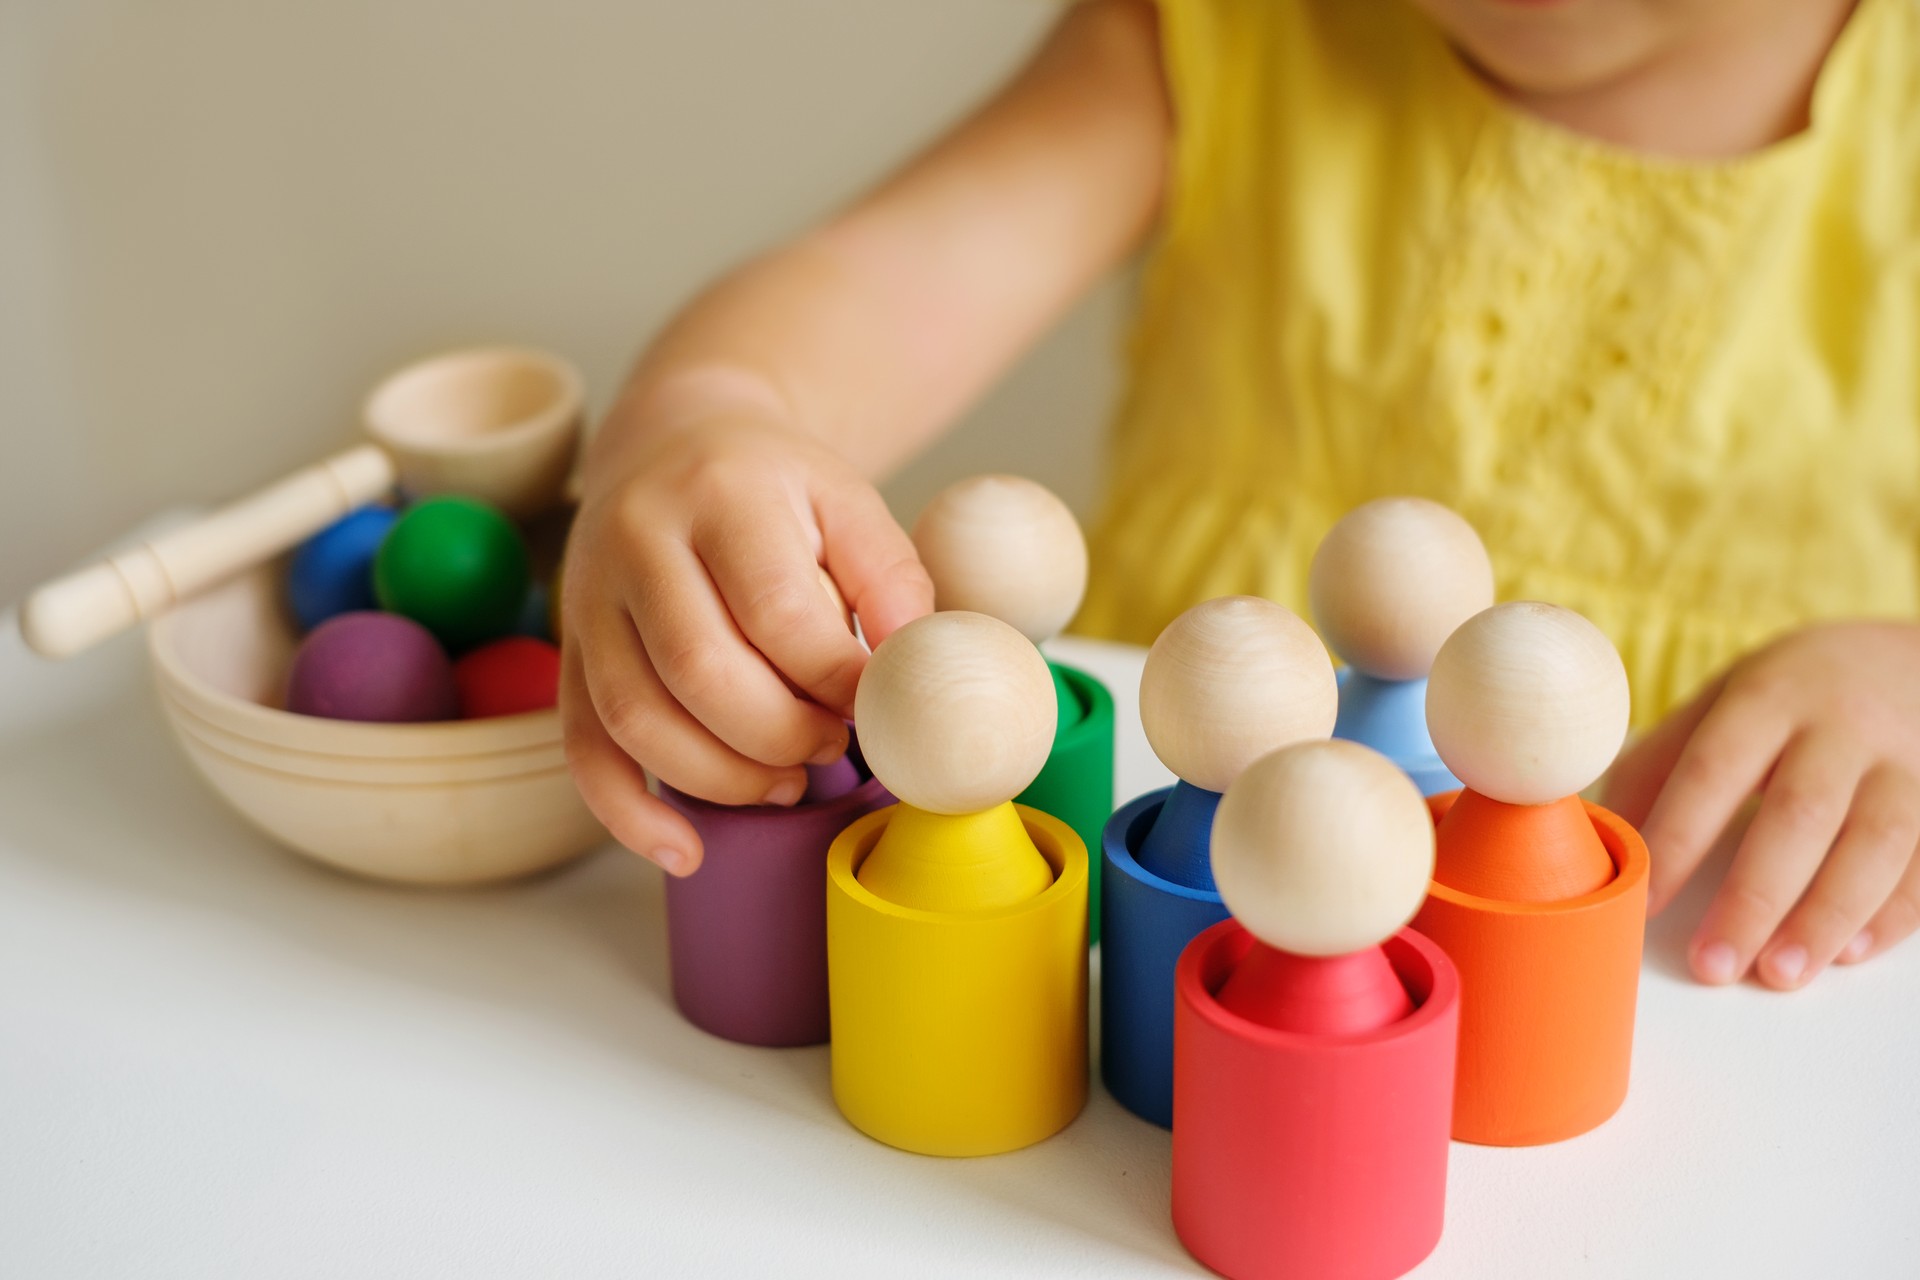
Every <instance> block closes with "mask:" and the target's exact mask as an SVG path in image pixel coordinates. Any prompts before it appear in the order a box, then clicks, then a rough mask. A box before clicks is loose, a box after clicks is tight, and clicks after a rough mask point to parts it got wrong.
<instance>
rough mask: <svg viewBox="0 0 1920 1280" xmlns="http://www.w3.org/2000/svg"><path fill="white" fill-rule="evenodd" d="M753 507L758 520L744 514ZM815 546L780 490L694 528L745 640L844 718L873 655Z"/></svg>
mask: <svg viewBox="0 0 1920 1280" xmlns="http://www.w3.org/2000/svg"><path fill="white" fill-rule="evenodd" d="M748 509H752V510H753V511H754V517H753V518H752V519H749V520H743V519H741V518H740V515H741V512H742V511H745V510H748ZM810 544H811V538H810V537H809V534H808V530H807V529H806V528H805V526H804V525H803V524H802V523H801V520H800V516H799V513H798V512H796V511H794V509H793V507H792V506H791V504H790V502H789V501H788V499H787V498H786V497H785V496H784V495H781V494H779V493H778V492H770V493H768V494H767V495H765V496H763V497H760V498H753V499H749V498H743V499H742V501H741V502H740V504H739V506H738V507H737V508H735V509H733V510H730V511H729V512H728V519H727V521H726V523H725V524H724V525H721V524H717V523H716V524H715V525H714V526H711V527H708V526H703V525H701V524H698V523H696V525H695V527H694V539H693V550H694V552H695V553H697V554H698V555H699V557H700V560H701V561H702V563H704V565H705V566H706V571H707V572H708V573H710V574H712V576H713V584H714V586H715V587H716V588H718V590H719V592H720V596H721V598H722V599H724V600H725V601H726V607H727V610H728V612H730V613H731V614H732V615H733V618H734V621H735V622H736V623H737V624H738V626H739V630H740V632H741V633H743V634H744V635H745V637H746V640H747V641H748V642H750V643H751V644H752V645H753V647H754V648H756V649H758V650H759V651H760V653H762V654H764V655H765V656H766V660H767V661H768V662H770V663H772V664H773V667H774V669H775V670H777V671H778V672H779V673H780V674H781V675H783V676H785V677H786V678H787V679H788V680H791V681H792V682H793V684H794V685H795V686H796V687H797V688H799V689H800V690H801V691H802V692H803V693H805V694H806V695H807V696H809V697H810V698H812V699H813V700H814V701H815V702H817V703H819V705H820V706H821V707H825V708H829V709H831V711H832V712H833V713H834V714H835V716H837V717H838V718H839V719H840V720H841V721H844V720H845V719H846V718H848V717H850V716H851V715H852V714H853V691H854V688H855V687H856V686H857V685H858V684H859V681H860V671H861V668H862V667H863V666H864V665H865V664H866V658H867V653H866V650H865V649H862V648H861V647H860V642H859V641H858V640H856V639H854V637H853V633H852V632H850V631H848V630H847V620H846V617H845V616H844V615H843V614H842V613H841V612H840V607H839V605H838V604H837V603H836V602H835V601H834V600H833V598H832V597H831V596H829V595H828V594H827V592H826V590H825V589H824V588H823V587H822V586H821V584H820V564H819V562H818V561H817V560H816V559H815V558H814V552H813V549H812V547H811V545H810ZM702 718H703V719H704V718H705V717H704V716H703V717H702ZM802 758H803V759H804V758H805V757H802Z"/></svg>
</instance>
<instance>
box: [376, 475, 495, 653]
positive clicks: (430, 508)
mask: <svg viewBox="0 0 1920 1280" xmlns="http://www.w3.org/2000/svg"><path fill="white" fill-rule="evenodd" d="M529 576H530V575H529V570H528V566H527V544H526V543H525V542H524V541H522V539H521V537H520V531H519V530H518V529H516V528H515V527H514V525H513V522H512V521H511V520H508V519H507V518H506V517H505V516H503V515H501V514H500V513H499V512H498V511H496V510H495V509H494V508H492V507H490V506H488V505H487V504H486V503H484V502H475V501H474V500H473V499H471V498H454V497H439V498H429V499H427V500H426V501H424V502H421V503H419V504H417V505H415V506H413V507H410V508H408V510H407V512H406V514H404V515H402V516H401V517H400V519H399V520H398V521H397V522H395V524H394V526H393V529H392V531H390V532H389V533H388V534H387V537H386V541H384V542H382V543H381V544H380V551H379V554H378V555H376V556H375V557H374V561H373V589H374V595H375V596H376V597H377V598H378V599H379V601H380V607H381V608H383V609H386V610H388V611H389V612H391V613H398V614H403V615H404V616H406V617H409V618H412V619H413V620H414V621H415V622H418V623H419V624H420V625H421V626H423V627H425V628H426V629H427V630H429V631H431V632H433V634H434V635H435V636H436V637H438V638H439V640H440V642H441V643H442V644H444V645H446V646H447V648H449V649H452V650H455V651H458V650H462V649H469V648H472V647H473V646H474V645H478V644H485V643H486V642H487V641H489V640H495V639H498V638H499V637H501V636H504V635H506V634H507V633H508V632H510V631H512V630H513V629H514V626H515V625H516V624H517V623H518V621H519V619H520V609H521V605H522V603H523V602H524V601H525V600H526V596H527V584H528V581H529Z"/></svg>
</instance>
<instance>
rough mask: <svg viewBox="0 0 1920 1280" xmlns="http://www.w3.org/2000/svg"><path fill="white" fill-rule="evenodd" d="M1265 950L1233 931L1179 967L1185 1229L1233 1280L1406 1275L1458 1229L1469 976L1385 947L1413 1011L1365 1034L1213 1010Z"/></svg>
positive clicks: (1399, 947)
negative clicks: (1450, 1227)
mask: <svg viewBox="0 0 1920 1280" xmlns="http://www.w3.org/2000/svg"><path fill="white" fill-rule="evenodd" d="M1253 945H1254V939H1253V937H1252V935H1251V934H1249V933H1248V932H1247V931H1246V929H1245V928H1243V927H1242V926H1241V925H1240V923H1239V922H1238V921H1235V920H1226V921H1223V922H1222V923H1220V924H1217V925H1214V926H1213V927H1212V928H1210V929H1208V930H1207V931H1206V932H1205V933H1202V934H1201V935H1200V936H1199V937H1197V938H1195V939H1194V940H1193V943H1192V944H1191V945H1190V946H1188V947H1187V949H1186V951H1185V953H1184V954H1182V956H1181V957H1180V967H1179V971H1178V973H1177V975H1176V978H1175V992H1176V1000H1177V1004H1176V1009H1175V1013H1174V1053H1175V1065H1174V1103H1173V1226H1174V1230H1175V1231H1176V1232H1178V1233H1179V1236H1180V1241H1181V1243H1182V1244H1184V1245H1186V1247H1187V1250H1188V1251H1189V1252H1190V1253H1192V1254H1193V1256H1194V1257H1196V1258H1198V1259H1199V1260H1200V1261H1201V1262H1204V1263H1205V1264H1206V1265H1207V1266H1209V1267H1211V1268H1213V1269H1214V1270H1215V1271H1218V1272H1219V1273H1221V1274H1222V1275H1227V1276H1233V1277H1235V1280H1266V1278H1268V1277H1271V1278H1273V1280H1280V1278H1282V1277H1290V1276H1344V1277H1352V1278H1354V1280H1387V1278H1388V1277H1391V1276H1398V1275H1401V1274H1403V1273H1405V1272H1407V1271H1409V1270H1411V1269H1412V1268H1413V1267H1414V1266H1415V1265H1417V1264H1418V1263H1419V1262H1420V1260H1421V1259H1422V1258H1425V1257H1426V1256H1427V1255H1428V1254H1429V1253H1431V1252H1432V1251H1433V1247H1434V1245H1435V1244H1437V1243H1438V1242H1439V1240H1440V1230H1441V1225H1442V1221H1443V1219H1444V1216H1445V1206H1446V1186H1447V1124H1448V1117H1449V1114H1450V1112H1451V1110H1452V1105H1453V1072H1454V1044H1455V1040H1456V1037H1457V1035H1458V1032H1459V1028H1460V1016H1461V981H1460V978H1459V976H1458V975H1457V974H1456V973H1455V971H1454V967H1453V965H1452V964H1451V963H1450V962H1449V960H1448V958H1447V956H1446V954H1445V953H1444V952H1442V951H1441V949H1440V948H1439V947H1438V946H1436V945H1434V943H1433V942H1431V941H1429V940H1428V939H1427V938H1424V937H1421V936H1420V935H1419V934H1418V933H1416V932H1415V931H1413V930H1411V929H1402V930H1401V931H1400V932H1399V933H1398V934H1396V935H1395V936H1393V937H1391V938H1389V939H1387V941H1386V942H1385V943H1383V944H1382V946H1383V948H1384V950H1385V952H1386V956H1387V960H1388V962H1389V963H1390V964H1391V965H1392V966H1393V968H1394V972H1395V973H1396V974H1397V975H1398V976H1399V978H1400V981H1401V982H1402V983H1403V984H1404V985H1405V987H1406V988H1407V993H1408V995H1409V996H1411V997H1412V998H1413V1001H1414V1003H1415V1005H1416V1006H1417V1007H1416V1008H1415V1009H1414V1011H1413V1013H1411V1014H1409V1015H1408V1016H1407V1017H1405V1018H1402V1019H1400V1020H1399V1021H1397V1022H1394V1023H1392V1024H1390V1025H1389V1026H1386V1027H1383V1028H1381V1029H1380V1030H1378V1031H1374V1032H1369V1033H1367V1034H1364V1035H1358V1036H1344V1037H1322V1036H1312V1035H1299V1034H1294V1033H1290V1032H1285V1031H1277V1030H1274V1029H1272V1028H1270V1027H1264V1026H1261V1025H1260V1024H1258V1023H1255V1022H1249V1021H1247V1020H1246V1019H1244V1018H1241V1017H1239V1016H1237V1015H1235V1014H1234V1013H1232V1012H1230V1011H1229V1010H1227V1009H1226V1008H1224V1007H1222V1005H1221V1004H1220V1002H1219V1001H1218V1000H1217V999H1215V993H1216V992H1217V991H1218V990H1219V989H1220V987H1221V986H1222V985H1223V984H1224V983H1225V981H1226V979H1227V976H1228V975H1229V974H1230V973H1232V972H1233V970H1234V968H1235V966H1236V965H1238V964H1239V962H1240V960H1241V958H1242V957H1243V956H1244V955H1246V953H1247V951H1248V950H1249V949H1250V948H1251V947H1252V946H1253Z"/></svg>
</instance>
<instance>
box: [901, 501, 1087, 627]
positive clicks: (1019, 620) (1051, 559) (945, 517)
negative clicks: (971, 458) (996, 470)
mask: <svg viewBox="0 0 1920 1280" xmlns="http://www.w3.org/2000/svg"><path fill="white" fill-rule="evenodd" d="M913 545H914V547H915V548H916V549H917V550H918V551H919V552H920V562H921V564H923V565H924V566H926V570H927V576H928V577H930V578H932V579H933V590H934V603H935V607H937V608H940V609H965V610H968V611H971V612H974V613H984V614H986V615H988V616H989V617H993V618H998V619H1000V620H1001V621H1002V622H1005V623H1007V624H1008V625H1009V626H1011V627H1013V628H1014V629H1015V630H1016V631H1019V632H1020V633H1021V634H1022V635H1024V636H1026V637H1027V639H1029V640H1031V641H1033V642H1034V643H1035V644H1039V643H1041V642H1042V641H1046V640H1051V639H1053V637H1054V636H1056V635H1058V634H1060V631H1061V629H1062V628H1063V627H1065V626H1066V625H1067V623H1068V622H1070V621H1072V620H1073V615H1074V613H1075V611H1076V610H1078V609H1079V608H1080V599H1081V597H1082V596H1084V595H1085V594H1086V590H1087V540H1086V537H1085V535H1084V534H1083V533H1082V532H1081V530H1080V525H1079V522H1078V521H1076V520H1075V519H1074V518H1073V512H1071V511H1069V510H1068V509H1067V504H1066V503H1064V502H1062V501H1061V500H1060V499H1059V498H1057V497H1055V496H1054V494H1053V492H1052V491H1051V490H1049V489H1048V488H1046V487H1045V486H1044V485H1041V484H1038V483H1036V482H1035V481H1032V480H1028V479H1025V478H1023V477H1021V476H1004V475H988V476H973V477H971V478H969V479H966V480H961V481H957V482H956V483H954V484H950V485H948V486H947V487H946V488H945V489H942V490H941V491H940V492H939V493H938V494H936V495H934V499H933V501H932V502H930V503H928V504H927V507H926V509H925V510H924V511H922V512H921V513H920V518H919V519H918V520H917V521H915V522H914V526H913Z"/></svg>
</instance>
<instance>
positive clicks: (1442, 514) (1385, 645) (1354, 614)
mask: <svg viewBox="0 0 1920 1280" xmlns="http://www.w3.org/2000/svg"><path fill="white" fill-rule="evenodd" d="M1307 594H1308V598H1309V599H1310V600H1311V602H1312V607H1313V617H1314V620H1315V621H1316V622H1317V623H1319V625H1320V631H1321V634H1322V635H1323V636H1325V637H1326V642H1327V647H1328V648H1330V649H1332V650H1333V652H1334V653H1336V654H1338V655H1339V656H1340V658H1341V659H1342V660H1343V661H1344V662H1346V663H1347V664H1348V665H1349V666H1351V667H1353V668H1354V669H1355V670H1356V671H1363V672H1365V673H1366V674H1368V675H1370V676H1374V677H1376V678H1378V679H1382V680H1417V679H1420V678H1421V677H1423V676H1425V675H1426V674H1427V672H1428V671H1429V670H1430V669H1431V668H1432V666H1433V660H1434V656H1435V655H1436V654H1437V653H1439V651H1440V646H1441V645H1442V644H1443V643H1445V641H1446V639H1447V637H1448V636H1449V635H1451V634H1452V633H1453V631H1454V630H1455V629H1456V628H1457V627H1459V625H1460V624H1461V623H1463V622H1465V621H1466V620H1467V619H1468V618H1471V617H1472V616H1473V615H1475V614H1476V613H1479V612H1480V611H1481V610H1483V609H1485V608H1487V606H1489V605H1491V604H1492V603H1493V562H1492V561H1491V560H1489V559H1488V558H1487V549H1486V546H1485V545H1484V544H1483V543H1482V542H1481V541H1480V535H1479V534H1477V533H1475V532H1474V530H1473V526H1472V525H1470V524H1468V523H1467V522H1466V521H1465V520H1464V519H1462V518H1461V517H1460V516H1459V515H1458V514H1457V513H1455V512H1454V511H1452V510H1451V509H1449V508H1447V507H1444V506H1441V505H1440V504H1439V503H1437V502H1430V501H1428V500H1427V499H1425V498H1379V499H1376V500H1375V501H1372V502H1368V503H1365V504H1363V505H1361V506H1358V507H1355V508H1354V509H1353V510H1352V511H1350V512H1348V513H1347V514H1346V515H1345V516H1344V517H1342V518H1341V520H1340V521H1339V522H1338V523H1337V524H1335V525H1334V526H1333V528H1332V530H1330V531H1329V532H1328V534H1327V536H1326V538H1325V540H1323V541H1322V542H1321V544H1320V548H1319V550H1318V551H1316V552H1315V553H1314V557H1313V566H1312V568H1311V569H1310V570H1309V572H1308V577H1307Z"/></svg>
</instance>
